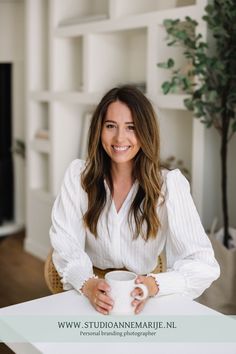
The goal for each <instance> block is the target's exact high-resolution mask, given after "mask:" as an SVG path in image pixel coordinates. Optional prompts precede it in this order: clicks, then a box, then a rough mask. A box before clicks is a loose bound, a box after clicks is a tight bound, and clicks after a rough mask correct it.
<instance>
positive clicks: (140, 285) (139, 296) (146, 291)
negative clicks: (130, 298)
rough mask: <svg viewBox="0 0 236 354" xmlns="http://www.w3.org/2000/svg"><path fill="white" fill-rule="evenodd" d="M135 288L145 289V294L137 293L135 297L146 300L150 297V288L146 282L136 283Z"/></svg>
mask: <svg viewBox="0 0 236 354" xmlns="http://www.w3.org/2000/svg"><path fill="white" fill-rule="evenodd" d="M135 288H140V289H141V290H142V291H143V295H136V296H135V299H137V300H144V299H146V298H147V297H148V288H147V287H146V285H144V284H135Z"/></svg>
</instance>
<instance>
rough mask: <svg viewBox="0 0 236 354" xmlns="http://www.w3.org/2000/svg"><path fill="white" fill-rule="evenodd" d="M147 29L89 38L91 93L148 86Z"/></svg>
mask: <svg viewBox="0 0 236 354" xmlns="http://www.w3.org/2000/svg"><path fill="white" fill-rule="evenodd" d="M146 46H147V30H146V28H142V29H137V30H130V31H120V32H111V33H103V34H96V35H89V36H87V37H86V45H85V50H86V56H87V58H88V60H87V61H86V63H85V65H86V66H85V82H86V85H87V87H86V90H87V91H88V92H98V91H100V92H105V91H106V90H108V89H110V88H111V87H113V86H116V85H120V84H134V85H135V84H137V85H140V84H143V85H144V86H145V85H146V66H147V54H146Z"/></svg>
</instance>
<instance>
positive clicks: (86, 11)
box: [53, 0, 110, 26]
mask: <svg viewBox="0 0 236 354" xmlns="http://www.w3.org/2000/svg"><path fill="white" fill-rule="evenodd" d="M109 1H110V0H89V1H88V0H79V1H78V0H66V1H55V2H54V7H53V18H54V23H55V24H56V25H58V24H60V25H61V26H63V25H64V24H66V23H68V22H69V23H70V22H74V21H76V18H77V19H78V21H83V20H84V18H89V17H90V18H92V17H94V16H99V17H100V16H101V15H105V16H106V17H109Z"/></svg>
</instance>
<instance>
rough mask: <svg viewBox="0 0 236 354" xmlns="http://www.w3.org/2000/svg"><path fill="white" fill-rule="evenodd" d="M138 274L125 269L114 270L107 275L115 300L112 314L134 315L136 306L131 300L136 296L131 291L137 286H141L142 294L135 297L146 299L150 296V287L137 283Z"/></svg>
mask: <svg viewBox="0 0 236 354" xmlns="http://www.w3.org/2000/svg"><path fill="white" fill-rule="evenodd" d="M136 278H137V275H136V274H135V273H133V272H129V271H125V270H114V271H112V272H109V273H107V274H106V275H105V280H106V282H107V283H108V284H109V285H110V288H111V291H110V293H109V296H110V297H111V298H112V300H113V301H114V305H113V309H112V310H111V311H110V315H132V314H134V309H135V308H134V307H133V306H132V305H131V302H132V301H133V300H134V298H133V297H132V296H131V292H132V291H133V290H134V289H135V288H140V289H141V290H142V292H143V294H142V295H137V296H136V297H135V299H138V300H144V299H146V298H147V297H148V289H147V287H146V285H144V284H136V283H135V279H136Z"/></svg>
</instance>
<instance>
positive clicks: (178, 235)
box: [155, 170, 220, 299]
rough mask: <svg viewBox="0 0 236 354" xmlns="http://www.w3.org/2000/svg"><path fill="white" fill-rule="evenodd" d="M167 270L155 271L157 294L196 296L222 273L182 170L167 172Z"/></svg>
mask: <svg viewBox="0 0 236 354" xmlns="http://www.w3.org/2000/svg"><path fill="white" fill-rule="evenodd" d="M165 203H166V209H167V218H168V234H167V242H166V259H167V272H164V273H160V274H158V275H156V276H155V277H156V280H157V282H158V284H159V293H158V295H157V296H161V295H167V294H173V293H180V294H182V295H185V296H188V297H191V298H192V299H194V298H197V297H198V296H200V295H201V294H202V292H203V291H204V290H205V289H206V288H208V287H209V286H210V285H211V283H212V282H213V281H214V280H215V279H217V278H218V277H219V274H220V268H219V265H218V263H217V261H216V259H215V257H214V252H213V249H212V246H211V243H210V241H209V238H208V237H207V235H206V233H205V231H204V229H203V226H202V224H201V221H200V218H199V215H198V212H197V210H196V207H195V205H194V202H193V199H192V197H191V194H190V187H189V183H188V181H187V179H186V178H185V177H184V176H183V175H182V174H181V172H180V171H179V170H174V171H171V172H169V173H168V174H167V176H166V200H165Z"/></svg>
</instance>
